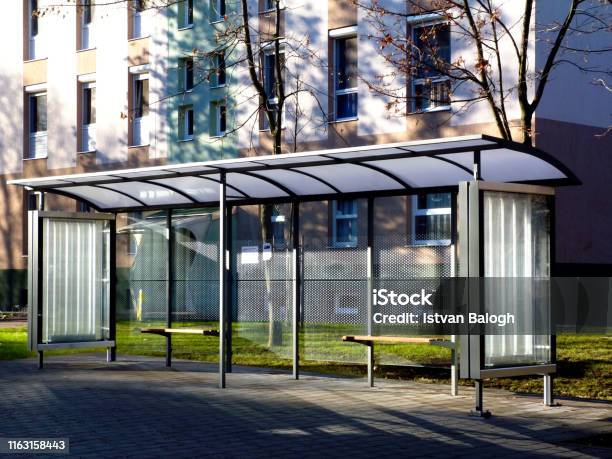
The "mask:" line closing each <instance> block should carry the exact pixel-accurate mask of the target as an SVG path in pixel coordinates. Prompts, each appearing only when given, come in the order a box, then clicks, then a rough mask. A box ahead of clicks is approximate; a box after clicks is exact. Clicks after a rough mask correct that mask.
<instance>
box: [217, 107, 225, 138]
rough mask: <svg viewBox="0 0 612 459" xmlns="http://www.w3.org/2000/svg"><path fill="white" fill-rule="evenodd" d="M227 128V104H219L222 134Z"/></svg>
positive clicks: (220, 131) (220, 130)
mask: <svg viewBox="0 0 612 459" xmlns="http://www.w3.org/2000/svg"><path fill="white" fill-rule="evenodd" d="M226 128H227V114H226V108H225V105H219V133H220V134H222V133H224V132H225V130H226Z"/></svg>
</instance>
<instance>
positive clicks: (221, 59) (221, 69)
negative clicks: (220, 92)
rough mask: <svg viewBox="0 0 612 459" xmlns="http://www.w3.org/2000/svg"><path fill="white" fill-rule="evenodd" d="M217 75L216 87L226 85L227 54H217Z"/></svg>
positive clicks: (214, 80) (214, 81)
mask: <svg viewBox="0 0 612 459" xmlns="http://www.w3.org/2000/svg"><path fill="white" fill-rule="evenodd" d="M214 66H215V75H214V78H213V85H214V86H224V85H225V53H224V52H220V53H217V54H215V62H214Z"/></svg>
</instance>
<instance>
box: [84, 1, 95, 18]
mask: <svg viewBox="0 0 612 459" xmlns="http://www.w3.org/2000/svg"><path fill="white" fill-rule="evenodd" d="M83 22H84V23H85V24H91V23H92V22H93V7H92V5H91V0H84V1H83Z"/></svg>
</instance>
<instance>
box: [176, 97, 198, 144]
mask: <svg viewBox="0 0 612 459" xmlns="http://www.w3.org/2000/svg"><path fill="white" fill-rule="evenodd" d="M189 112H192V120H193V126H192V129H193V132H192V133H191V134H189V117H188V116H187V115H188V113H189ZM179 125H180V127H181V132H180V139H179V141H180V142H189V141H192V140H193V137H194V135H195V111H194V109H193V105H182V106H181V107H180V113H179Z"/></svg>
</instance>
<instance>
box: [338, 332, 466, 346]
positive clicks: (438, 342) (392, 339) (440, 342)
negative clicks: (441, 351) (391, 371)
mask: <svg viewBox="0 0 612 459" xmlns="http://www.w3.org/2000/svg"><path fill="white" fill-rule="evenodd" d="M342 341H347V342H352V343H360V344H370V343H413V344H431V345H434V346H444V347H450V348H452V347H454V345H455V343H453V342H452V341H449V340H444V339H439V338H426V337H422V336H419V337H416V336H372V335H355V336H352V335H348V336H343V337H342Z"/></svg>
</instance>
